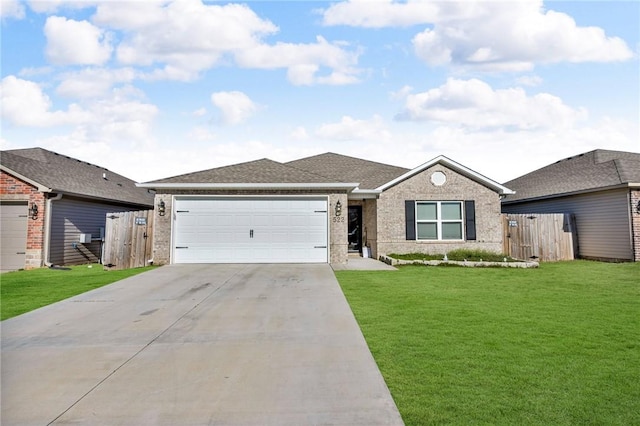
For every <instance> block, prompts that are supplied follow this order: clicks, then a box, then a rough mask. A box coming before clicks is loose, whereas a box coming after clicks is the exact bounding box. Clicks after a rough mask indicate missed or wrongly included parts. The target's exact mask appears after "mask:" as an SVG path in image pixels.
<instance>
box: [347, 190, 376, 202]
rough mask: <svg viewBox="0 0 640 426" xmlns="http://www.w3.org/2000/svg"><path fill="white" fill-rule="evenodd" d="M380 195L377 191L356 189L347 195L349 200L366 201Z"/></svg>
mask: <svg viewBox="0 0 640 426" xmlns="http://www.w3.org/2000/svg"><path fill="white" fill-rule="evenodd" d="M381 193H382V191H380V190H378V189H359V188H356V189H354V190H353V191H351V192H350V193H349V199H351V200H366V199H375V198H378V196H379V195H380V194H381Z"/></svg>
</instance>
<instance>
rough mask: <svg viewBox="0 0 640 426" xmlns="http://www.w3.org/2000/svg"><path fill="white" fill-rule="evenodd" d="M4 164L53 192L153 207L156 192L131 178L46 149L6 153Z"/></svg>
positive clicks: (0, 156)
mask: <svg viewBox="0 0 640 426" xmlns="http://www.w3.org/2000/svg"><path fill="white" fill-rule="evenodd" d="M0 164H1V165H2V166H3V168H6V169H7V170H8V171H9V172H13V173H16V174H18V175H20V176H18V177H24V178H26V179H28V180H30V181H32V182H34V183H37V184H39V185H41V186H44V187H46V188H49V189H51V190H52V192H62V193H66V194H73V195H78V196H83V197H89V198H97V199H102V200H110V201H115V202H119V203H126V204H137V205H141V206H153V198H154V195H153V193H151V192H149V191H148V190H147V189H144V188H138V187H136V185H135V182H134V181H132V180H131V179H128V178H126V177H124V176H121V175H119V174H117V173H114V172H111V171H109V170H107V169H105V168H104V167H100V166H96V165H94V164H90V163H87V162H84V161H81V160H77V159H75V158H71V157H67V156H65V155H61V154H58V153H56V152H52V151H48V150H46V149H43V148H29V149H13V150H7V151H2V152H1V153H0ZM103 176H105V177H106V179H105V178H104V177H103Z"/></svg>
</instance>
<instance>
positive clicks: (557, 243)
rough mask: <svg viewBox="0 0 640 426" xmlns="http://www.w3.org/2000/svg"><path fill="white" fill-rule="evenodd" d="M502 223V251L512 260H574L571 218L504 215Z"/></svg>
mask: <svg viewBox="0 0 640 426" xmlns="http://www.w3.org/2000/svg"><path fill="white" fill-rule="evenodd" d="M502 223H503V231H504V232H503V236H504V237H503V245H504V248H503V249H504V252H505V253H506V254H508V255H509V256H511V257H513V258H515V259H522V260H536V261H558V260H573V259H575V258H576V255H577V254H578V253H577V242H578V237H577V233H576V224H575V218H574V216H573V215H570V214H566V213H552V214H548V213H544V214H537V213H533V214H503V215H502Z"/></svg>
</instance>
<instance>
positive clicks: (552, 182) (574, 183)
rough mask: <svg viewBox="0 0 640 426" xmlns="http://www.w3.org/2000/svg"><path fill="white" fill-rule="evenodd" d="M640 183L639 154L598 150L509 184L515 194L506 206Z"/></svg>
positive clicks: (506, 184) (537, 171)
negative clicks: (510, 203) (527, 200)
mask: <svg viewBox="0 0 640 426" xmlns="http://www.w3.org/2000/svg"><path fill="white" fill-rule="evenodd" d="M628 183H640V153H634V152H624V151H608V150H602V149H598V150H595V151H590V152H586V153H584V154H579V155H575V156H573V157H569V158H565V159H563V160H560V161H558V162H556V163H553V164H550V165H548V166H546V167H543V168H541V169H538V170H536V171H533V172H531V173H528V174H526V175H523V176H520V177H519V178H516V179H514V180H511V181H509V182H506V183H505V184H504V185H505V186H507V187H508V188H511V189H513V190H515V191H516V193H515V194H514V195H509V196H507V197H506V198H505V200H504V202H505V203H509V202H515V201H520V200H525V199H530V198H540V197H550V196H555V195H560V194H567V193H573V192H581V191H589V190H596V189H598V188H606V187H611V186H616V185H622V184H628Z"/></svg>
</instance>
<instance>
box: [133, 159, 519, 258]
mask: <svg viewBox="0 0 640 426" xmlns="http://www.w3.org/2000/svg"><path fill="white" fill-rule="evenodd" d="M434 174H435V176H437V179H436V178H434ZM277 178H281V179H282V180H281V181H276V179H277ZM434 182H435V183H434ZM138 185H139V186H141V187H144V188H149V189H153V190H154V191H156V198H155V205H156V206H159V205H160V204H162V205H163V206H164V209H165V213H164V214H162V215H161V214H160V212H159V210H158V209H156V217H155V218H154V220H155V222H154V223H155V230H154V243H153V246H154V263H155V264H166V263H175V262H176V260H175V258H176V255H177V250H184V249H188V250H192V253H195V252H194V251H193V250H202V252H203V253H206V252H207V250H208V251H209V253H211V254H210V256H211V259H214V257H215V254H214V252H215V251H216V250H218V249H219V247H218V246H216V244H217V243H215V242H212V241H213V240H216V239H217V238H218V237H217V235H216V234H211V235H210V236H209V237H207V238H205V237H202V236H199V235H196V234H199V233H200V232H199V231H198V230H202V232H208V231H207V230H208V229H213V228H215V227H216V226H218V225H217V224H216V223H217V222H216V221H220V220H221V219H220V217H219V215H218V213H217V212H215V211H209V212H203V211H200V212H199V213H198V214H199V215H200V216H197V215H196V213H195V212H190V211H186V210H178V209H177V207H176V202H179V201H181V200H184V199H185V198H189V197H192V198H193V200H196V201H198V200H200V201H202V204H203V205H204V203H205V202H211V201H214V202H215V201H220V200H227V199H230V200H238V201H239V202H240V203H241V202H244V201H246V202H247V203H246V204H247V206H249V204H250V200H251V199H255V198H259V199H264V200H270V199H275V198H278V197H291V198H292V199H294V200H295V199H296V198H301V197H307V196H319V197H321V198H322V199H324V200H326V207H325V209H326V211H324V212H325V214H326V218H325V219H324V220H326V223H327V224H326V232H327V252H328V253H327V257H326V259H327V261H328V262H329V263H335V264H340V263H346V262H348V259H349V255H350V252H353V251H354V249H356V252H358V253H362V252H363V248H366V250H364V252H368V253H367V254H368V255H371V256H373V257H378V256H380V255H384V254H389V253H392V252H395V253H409V252H424V253H441V254H442V253H446V252H448V251H450V250H453V249H456V248H471V249H483V250H489V251H493V252H500V251H501V250H502V226H501V215H500V197H501V196H502V195H504V194H508V193H511V191H510V190H509V189H508V188H506V187H504V186H502V185H500V184H498V183H497V182H495V181H492V180H490V179H488V178H486V177H484V176H482V175H480V174H478V173H476V172H474V171H472V170H470V169H468V168H466V167H464V166H462V165H461V164H458V163H456V162H455V161H453V160H450V159H448V158H446V157H442V156H440V157H437V158H435V159H433V160H431V161H429V162H427V163H425V164H423V165H421V166H419V167H417V168H415V169H412V170H409V169H402V168H398V167H394V166H388V165H384V164H379V163H374V162H370V161H366V160H361V159H357V158H352V157H346V156H341V155H338V154H332V153H327V154H322V155H319V156H315V157H309V158H306V159H301V160H296V161H292V162H289V163H284V164H283V163H276V162H273V161H271V160H258V161H255V162H249V163H242V164H239V165H232V166H226V167H221V168H217V169H211V170H205V171H202V172H196V173H193V174H187V175H181V176H176V177H173V178H167V179H162V180H159V181H154V182H148V183H143V184H138ZM282 186H287V188H288V189H276V188H280V187H282ZM337 187H340V189H338V188H337ZM225 188H228V189H225ZM239 188H242V189H239ZM267 188H268V189H267ZM312 188H315V189H312ZM409 200H411V202H413V203H414V204H413V206H414V208H415V209H417V210H416V211H421V206H423V205H431V207H435V206H436V205H437V207H438V209H441V208H444V207H443V204H442V203H444V204H446V207H447V208H453V209H454V210H457V213H456V215H457V216H456V217H455V218H454V219H453V220H451V221H448V222H446V221H445V219H444V218H443V219H436V220H434V221H432V223H431V224H430V225H429V226H431V225H433V227H434V228H433V229H436V226H437V231H434V232H435V233H434V234H433V235H424V234H423V233H421V231H420V230H421V229H422V228H421V227H422V226H423V224H422V222H424V221H421V220H420V217H418V218H417V220H414V221H413V222H412V221H409V220H408V219H407V211H406V205H407V202H408V201H409ZM415 206H417V207H415ZM353 207H356V208H357V211H355V212H352V211H351V210H352V209H351V208H353ZM238 209H239V210H236V211H234V215H235V216H245V215H249V214H250V209H251V207H246V210H243V209H245V207H242V208H241V207H238ZM316 213H318V212H317V211H316ZM352 213H354V214H355V213H357V215H358V217H357V218H355V219H357V220H352V219H354V217H352ZM183 214H191V215H192V217H191V218H190V219H189V220H190V221H192V222H193V223H196V222H198V221H201V222H199V223H200V228H198V227H196V228H190V231H189V232H190V233H192V234H193V235H192V236H191V237H189V238H190V239H189V244H183V243H180V244H177V243H176V242H175V241H177V240H180V241H185V239H184V237H185V235H184V234H183V232H184V231H181V230H179V229H178V228H180V226H179V224H178V222H177V221H178V219H177V216H178V215H183ZM181 217H182V216H181ZM181 220H182V219H181ZM185 220H186V219H185ZM445 222H446V223H445ZM229 223H230V228H229V229H231V227H233V226H235V223H236V222H233V221H231V222H229ZM354 224H357V226H354ZM194 226H196V225H194ZM446 226H453V228H456V229H457V230H456V231H455V232H454V233H455V235H454V236H451V235H444V234H443V233H442V230H443V229H445V227H446ZM251 227H252V226H249V228H251ZM249 228H247V229H249ZM412 228H413V231H412V232H413V233H414V234H415V235H414V236H413V237H412V236H410V235H409V231H408V230H409V229H412ZM193 229H196V230H197V231H195V232H194V231H193ZM217 229H220V228H217ZM416 231H417V232H416ZM471 231H472V232H471ZM220 232H222V233H226V230H221V231H220ZM234 232H235V231H234ZM249 232H250V234H253V230H250V231H249ZM456 232H457V233H456ZM242 233H246V231H244V230H240V231H238V235H235V236H233V238H235V239H236V241H240V240H243V238H244V237H243V236H242ZM355 234H357V235H355ZM354 235H355V238H354ZM250 238H253V236H251V237H250ZM354 241H357V244H354ZM202 244H204V245H205V246H206V245H207V244H209V247H208V248H206V247H205V248H200V246H201V245H202ZM242 244H244V243H242ZM274 247H276V245H274ZM233 249H234V247H233V244H232V243H229V245H228V246H227V250H228V251H232V250H233ZM181 253H182V252H181ZM198 256H200V255H198ZM205 256H206V254H205ZM202 259H205V260H204V261H207V260H206V259H207V258H206V257H204V258H203V257H195V255H194V257H193V258H192V260H191V261H193V262H195V261H202ZM236 260H237V261H238V262H249V263H251V260H252V259H251V258H242V259H239V258H238V259H236ZM285 260H286V258H285V259H284V260H281V261H285ZM210 261H211V262H213V261H214V260H210ZM231 261H233V259H232V260H231Z"/></svg>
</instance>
